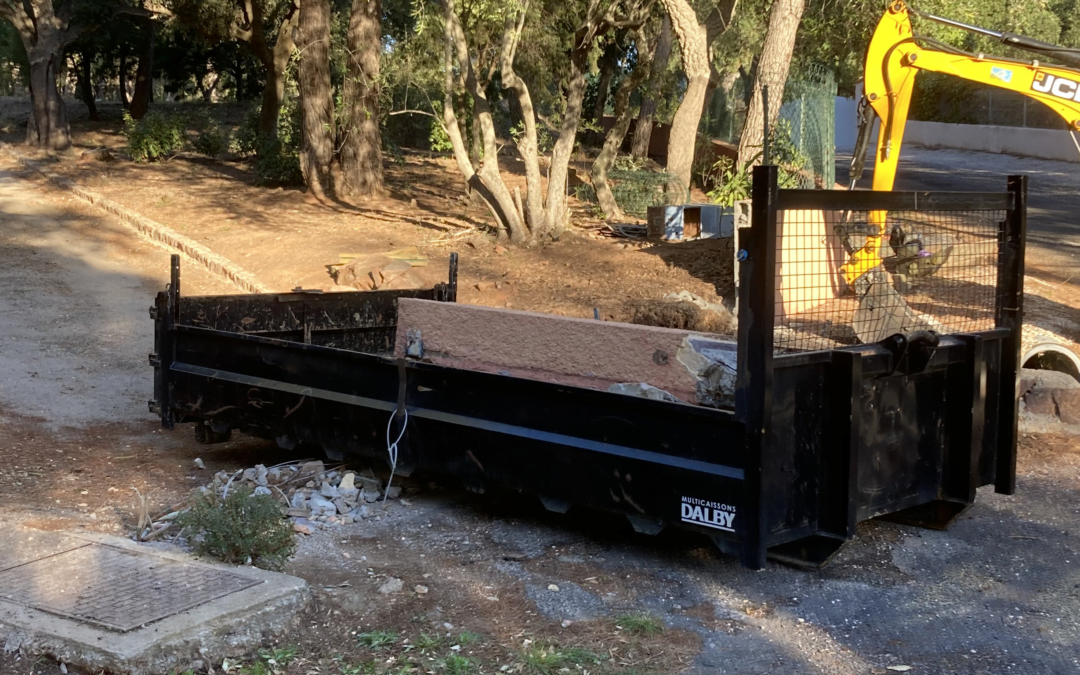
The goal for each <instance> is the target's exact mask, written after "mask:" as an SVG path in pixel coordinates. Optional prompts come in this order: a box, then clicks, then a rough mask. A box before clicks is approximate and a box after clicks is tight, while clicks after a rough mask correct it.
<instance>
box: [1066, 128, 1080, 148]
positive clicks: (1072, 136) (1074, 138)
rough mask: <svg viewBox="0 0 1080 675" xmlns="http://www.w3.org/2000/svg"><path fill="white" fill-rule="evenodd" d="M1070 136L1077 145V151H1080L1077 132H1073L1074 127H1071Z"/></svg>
mask: <svg viewBox="0 0 1080 675" xmlns="http://www.w3.org/2000/svg"><path fill="white" fill-rule="evenodd" d="M1069 138H1071V139H1072V142H1073V145H1075V146H1076V151H1077V152H1080V143H1078V142H1077V141H1076V134H1074V133H1073V131H1072V129H1069Z"/></svg>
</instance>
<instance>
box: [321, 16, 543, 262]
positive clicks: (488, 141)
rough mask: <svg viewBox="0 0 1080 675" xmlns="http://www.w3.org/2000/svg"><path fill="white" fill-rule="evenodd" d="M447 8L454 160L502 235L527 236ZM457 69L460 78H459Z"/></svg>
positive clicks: (446, 71)
mask: <svg viewBox="0 0 1080 675" xmlns="http://www.w3.org/2000/svg"><path fill="white" fill-rule="evenodd" d="M305 1H306V0H305ZM442 4H443V8H444V10H445V12H446V21H445V22H444V32H443V40H444V42H443V47H444V52H443V77H444V78H445V82H444V87H443V91H444V95H443V128H444V129H445V130H446V133H447V135H448V136H449V137H450V144H451V145H452V146H453V148H454V161H455V162H456V163H457V166H458V170H459V171H461V174H462V175H463V176H464V177H465V180H466V182H467V183H468V185H469V189H470V190H473V191H475V192H476V193H477V194H479V195H480V197H481V199H483V200H484V203H485V204H486V205H487V207H488V209H489V210H490V211H491V214H492V216H493V217H494V218H495V223H496V225H497V226H498V228H499V236H501V237H502V236H506V235H509V236H510V238H511V239H512V240H514V241H518V242H523V241H525V240H526V239H527V230H526V228H525V223H524V222H522V220H521V216H520V215H519V214H518V210H517V207H516V205H515V204H514V198H513V196H512V195H511V194H510V190H508V189H507V188H506V183H504V182H503V179H502V175H501V173H500V171H499V154H498V146H497V145H496V139H495V124H494V122H493V120H492V117H491V105H490V103H489V102H488V100H487V95H486V94H485V92H484V88H483V87H482V86H481V85H480V82H479V80H478V79H477V77H476V72H475V71H474V70H473V67H472V58H471V55H470V54H469V45H468V42H467V41H466V38H465V31H464V29H463V28H462V27H461V21H460V19H459V18H458V16H457V13H456V11H455V9H454V0H442ZM455 72H456V73H457V79H455ZM459 83H460V84H462V85H464V87H465V90H466V92H467V93H468V94H469V96H470V97H471V98H472V103H473V134H474V136H475V135H477V134H479V135H480V138H481V139H482V140H483V148H484V159H483V164H482V165H481V167H480V170H479V171H477V170H475V169H474V167H473V164H472V162H471V161H470V159H469V151H468V148H466V146H465V140H464V139H463V138H462V135H461V127H460V126H459V125H458V119H457V113H456V111H455V109H454V99H455V91H456V90H457V88H458V87H457V84H459Z"/></svg>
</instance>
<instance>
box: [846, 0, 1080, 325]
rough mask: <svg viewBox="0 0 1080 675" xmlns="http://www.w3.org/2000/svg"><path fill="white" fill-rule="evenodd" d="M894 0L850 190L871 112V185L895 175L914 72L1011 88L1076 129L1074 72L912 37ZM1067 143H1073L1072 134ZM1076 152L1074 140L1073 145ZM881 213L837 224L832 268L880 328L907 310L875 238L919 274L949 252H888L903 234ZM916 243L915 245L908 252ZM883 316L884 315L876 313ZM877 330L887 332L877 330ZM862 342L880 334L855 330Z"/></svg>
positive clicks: (1035, 46)
mask: <svg viewBox="0 0 1080 675" xmlns="http://www.w3.org/2000/svg"><path fill="white" fill-rule="evenodd" d="M912 13H915V12H913V11H911V10H909V9H908V7H907V5H906V4H905V3H904V2H903V1H902V0H897V1H896V2H894V3H892V4H891V5H890V6H889V8H888V9H887V10H886V12H885V14H884V16H882V18H881V20H880V21H879V22H878V25H877V29H876V30H875V31H874V35H873V37H872V38H871V40H870V46H869V48H868V49H867V56H866V70H865V74H864V94H863V100H862V101H860V104H859V114H858V119H859V135H858V140H857V141H856V146H855V153H854V157H853V158H852V166H851V188H852V189H854V187H855V183H856V181H857V180H858V179H859V178H860V176H861V173H862V166H863V162H864V159H865V156H866V151H867V149H868V147H869V144H870V135H871V129H872V126H873V115H874V114H875V113H876V114H877V117H878V118H879V119H880V120H881V127H880V131H879V134H878V141H877V148H876V151H875V154H874V179H873V189H874V190H892V188H893V184H894V182H895V180H896V170H897V165H898V163H899V160H900V148H901V145H902V143H903V140H904V127H905V125H906V124H907V119H908V111H909V109H910V106H911V94H912V91H913V90H914V85H915V76H916V75H917V74H918V73H919V72H921V71H930V72H936V73H945V74H947V75H952V76H955V77H959V78H962V79H965V80H969V81H972V82H979V83H982V84H986V85H989V86H992V87H997V88H999V89H1007V90H1010V91H1015V92H1017V93H1019V94H1022V95H1024V96H1027V97H1029V98H1032V99H1034V100H1036V101H1039V102H1041V103H1044V104H1045V105H1046V106H1047V107H1049V108H1050V109H1051V110H1053V111H1054V112H1056V113H1057V114H1058V115H1060V116H1061V118H1062V119H1064V120H1065V122H1066V124H1067V125H1068V127H1069V130H1070V131H1077V130H1080V70H1075V69H1073V68H1068V67H1066V66H1060V65H1055V64H1046V63H1042V62H1040V61H1038V60H1035V59H1033V60H1031V61H1022V60H1017V59H1010V58H1005V57H996V56H986V55H984V54H972V53H969V52H964V51H962V50H959V49H956V48H953V47H951V46H949V45H947V44H944V43H941V42H939V41H937V40H934V39H933V38H929V37H923V36H919V35H916V34H915V32H914V31H913V29H912V25H911V16H910V15H911V14H912ZM917 15H918V16H920V17H921V18H924V19H927V20H930V21H936V22H938V23H943V24H946V25H950V26H953V27H956V28H961V29H964V30H968V31H971V32H975V33H979V34H982V35H985V36H988V37H992V38H994V39H996V40H998V41H1000V42H1001V43H1002V44H1005V45H1008V46H1010V47H1015V48H1018V49H1023V50H1026V51H1029V52H1032V53H1035V54H1038V55H1040V56H1043V57H1046V58H1053V59H1057V60H1059V61H1063V62H1065V63H1068V64H1070V65H1076V66H1080V50H1076V49H1070V48H1066V47H1059V46H1057V45H1052V44H1049V43H1046V42H1042V41H1039V40H1034V39H1032V38H1027V37H1023V36H1021V35H1016V34H1014V33H1006V32H998V31H993V30H989V29H985V28H979V27H977V26H969V25H967V24H963V23H960V22H958V21H952V20H950V19H943V18H941V17H936V16H932V15H928V14H917ZM1073 142H1074V143H1076V140H1075V137H1074V141H1073ZM1077 149H1078V151H1080V144H1077ZM886 215H887V214H886V212H884V211H873V212H871V213H869V214H868V217H867V222H866V223H861V224H857V225H855V224H851V223H849V222H844V223H841V224H840V225H838V226H837V234H838V235H839V236H840V240H841V242H843V243H844V246H845V248H847V250H848V256H849V257H848V260H847V262H846V263H845V264H844V265H842V266H841V267H840V273H841V275H842V276H843V278H844V281H845V282H846V283H847V284H848V287H849V288H851V289H853V290H854V292H855V293H856V294H857V295H859V296H861V297H862V300H863V302H862V304H861V307H862V309H861V311H867V312H878V314H879V315H881V316H877V315H875V321H877V322H878V323H879V324H880V325H883V326H887V327H888V326H900V325H903V324H905V323H907V319H908V318H910V317H908V316H907V313H909V312H910V310H909V309H908V307H907V304H906V303H905V302H904V301H903V299H902V298H900V296H899V294H898V293H897V292H896V291H895V290H893V289H892V288H891V285H890V284H889V283H888V280H887V279H888V278H887V276H886V275H885V274H884V271H883V267H882V251H881V248H882V244H883V241H884V239H885V236H886V234H888V235H889V236H890V245H892V246H893V248H894V251H893V253H894V254H895V255H896V256H898V257H900V258H902V260H903V256H904V255H907V256H911V261H912V262H911V264H910V265H907V264H905V268H906V269H910V270H912V271H913V273H915V274H918V275H922V276H926V275H930V274H934V273H935V272H936V271H937V270H938V269H940V268H941V266H942V265H944V263H945V262H946V260H947V259H948V256H949V250H948V249H944V250H936V251H934V250H926V249H924V248H922V245H921V244H918V245H917V246H915V248H914V249H913V248H912V245H911V244H909V245H908V246H907V248H908V249H912V250H907V251H905V252H903V253H902V252H901V251H897V250H895V249H896V248H897V244H896V242H903V240H904V233H903V232H899V233H897V232H892V233H887V232H886V231H885V230H886V228H885V220H886ZM916 249H917V250H916ZM885 314H887V315H888V316H884V315H885ZM883 330H889V329H888V328H885V329H883ZM860 338H861V339H863V341H868V340H869V339H880V336H878V335H874V336H860Z"/></svg>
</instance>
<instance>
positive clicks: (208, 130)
mask: <svg viewBox="0 0 1080 675" xmlns="http://www.w3.org/2000/svg"><path fill="white" fill-rule="evenodd" d="M192 117H193V119H192V123H193V126H194V127H195V138H194V139H193V140H192V142H191V147H192V149H194V150H195V152H197V153H199V154H200V155H206V156H207V157H217V156H218V155H221V154H222V153H224V152H225V151H226V150H228V149H229V132H228V131H227V130H226V129H225V127H224V126H222V124H221V123H220V122H218V121H217V120H216V119H214V118H213V117H212V116H211V115H210V113H209V112H208V111H206V110H200V111H199V112H197V113H196V114H195V115H193V116H192Z"/></svg>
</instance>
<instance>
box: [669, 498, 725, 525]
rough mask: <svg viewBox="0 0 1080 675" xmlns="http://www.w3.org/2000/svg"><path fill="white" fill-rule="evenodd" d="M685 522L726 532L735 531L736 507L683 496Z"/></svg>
mask: <svg viewBox="0 0 1080 675" xmlns="http://www.w3.org/2000/svg"><path fill="white" fill-rule="evenodd" d="M682 520H683V522H684V523H693V524H694V525H704V526H705V527H711V528H714V529H717V530H724V531H725V532H734V531H735V507H734V506H731V505H729V504H721V503H719V502H710V501H707V500H704V499H695V498H694V497H683V498H682Z"/></svg>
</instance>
